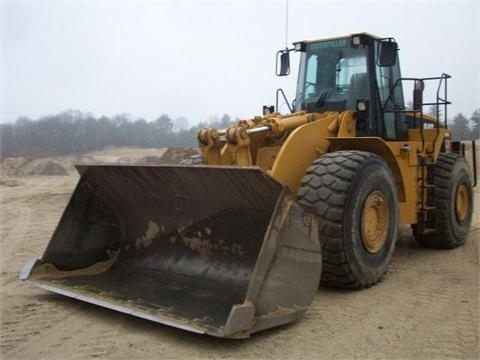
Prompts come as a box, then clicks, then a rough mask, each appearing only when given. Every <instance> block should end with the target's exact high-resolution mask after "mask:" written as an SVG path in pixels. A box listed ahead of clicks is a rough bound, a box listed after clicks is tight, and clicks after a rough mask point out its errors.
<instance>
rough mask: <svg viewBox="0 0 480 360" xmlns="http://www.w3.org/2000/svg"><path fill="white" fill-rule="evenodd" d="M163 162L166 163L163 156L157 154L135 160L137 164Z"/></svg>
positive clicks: (157, 163)
mask: <svg viewBox="0 0 480 360" xmlns="http://www.w3.org/2000/svg"><path fill="white" fill-rule="evenodd" d="M161 164H165V162H163V160H162V156H155V155H151V156H144V157H142V158H140V159H138V160H137V161H136V162H135V165H161Z"/></svg>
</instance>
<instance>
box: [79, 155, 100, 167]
mask: <svg viewBox="0 0 480 360" xmlns="http://www.w3.org/2000/svg"><path fill="white" fill-rule="evenodd" d="M102 163H103V161H101V160H99V159H97V158H95V157H94V156H91V155H79V156H77V157H76V158H75V159H74V160H73V164H74V165H99V164H102Z"/></svg>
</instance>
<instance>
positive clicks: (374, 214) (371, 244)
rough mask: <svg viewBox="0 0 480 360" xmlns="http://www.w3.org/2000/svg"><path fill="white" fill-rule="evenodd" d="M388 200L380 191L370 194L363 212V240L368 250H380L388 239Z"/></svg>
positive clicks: (371, 251) (372, 251)
mask: <svg viewBox="0 0 480 360" xmlns="http://www.w3.org/2000/svg"><path fill="white" fill-rule="evenodd" d="M389 216H390V214H389V211H388V200H387V198H386V197H385V195H383V194H382V193H381V192H380V191H374V192H372V193H371V194H370V195H368V197H367V199H366V200H365V203H364V205H363V212H362V224H361V231H362V241H363V245H364V246H365V248H366V249H367V250H368V252H370V253H372V254H374V253H377V252H378V251H380V249H381V248H382V247H383V245H384V244H385V241H386V240H387V233H388V223H389Z"/></svg>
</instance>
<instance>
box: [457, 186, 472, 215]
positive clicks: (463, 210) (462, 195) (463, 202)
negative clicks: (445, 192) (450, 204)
mask: <svg viewBox="0 0 480 360" xmlns="http://www.w3.org/2000/svg"><path fill="white" fill-rule="evenodd" d="M468 206H469V203H468V190H467V187H466V186H465V184H461V185H460V186H459V187H458V188H457V194H456V196H455V214H456V215H457V219H458V220H459V221H464V220H465V219H466V217H467V214H468Z"/></svg>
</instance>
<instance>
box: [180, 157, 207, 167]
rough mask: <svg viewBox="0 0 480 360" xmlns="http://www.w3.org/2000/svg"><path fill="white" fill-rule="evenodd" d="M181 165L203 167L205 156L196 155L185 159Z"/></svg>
mask: <svg viewBox="0 0 480 360" xmlns="http://www.w3.org/2000/svg"><path fill="white" fill-rule="evenodd" d="M180 164H182V165H203V155H202V154H195V155H191V156H189V157H187V158H186V159H183V160H182V161H181V162H180Z"/></svg>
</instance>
